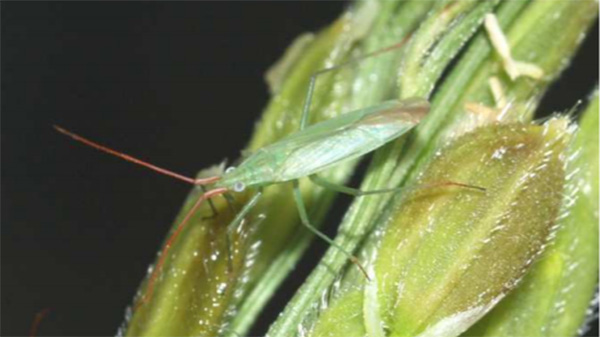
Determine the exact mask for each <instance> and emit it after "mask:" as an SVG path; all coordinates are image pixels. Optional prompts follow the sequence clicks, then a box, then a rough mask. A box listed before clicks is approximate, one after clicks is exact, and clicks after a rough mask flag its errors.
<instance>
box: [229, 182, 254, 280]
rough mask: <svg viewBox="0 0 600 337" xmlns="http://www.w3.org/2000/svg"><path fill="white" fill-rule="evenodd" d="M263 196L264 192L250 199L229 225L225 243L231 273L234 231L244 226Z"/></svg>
mask: <svg viewBox="0 0 600 337" xmlns="http://www.w3.org/2000/svg"><path fill="white" fill-rule="evenodd" d="M261 196H262V191H260V190H259V191H258V192H256V194H254V195H253V196H252V198H250V200H249V201H248V202H246V204H245V205H244V208H242V210H241V211H240V212H239V213H238V214H237V215H236V216H235V219H233V221H231V222H230V223H229V225H227V234H226V237H225V241H226V245H227V268H228V270H229V271H230V272H231V271H233V263H232V262H233V252H232V242H233V240H232V235H233V231H235V229H236V228H237V227H238V226H240V225H241V224H242V221H244V219H245V217H246V215H248V213H250V210H251V209H252V207H254V206H255V205H256V203H257V202H258V200H259V199H260V197H261Z"/></svg>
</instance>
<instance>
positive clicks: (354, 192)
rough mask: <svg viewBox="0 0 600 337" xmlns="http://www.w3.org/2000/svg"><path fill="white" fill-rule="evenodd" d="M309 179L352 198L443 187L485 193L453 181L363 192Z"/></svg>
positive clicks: (481, 188) (314, 177) (482, 189)
mask: <svg viewBox="0 0 600 337" xmlns="http://www.w3.org/2000/svg"><path fill="white" fill-rule="evenodd" d="M309 179H310V181H312V182H313V183H315V184H316V185H319V186H321V187H323V188H326V189H329V190H332V191H336V192H339V193H344V194H349V195H352V196H355V197H360V196H363V195H370V194H381V193H393V192H400V191H407V190H413V189H420V188H434V187H443V186H458V187H464V188H470V189H475V190H479V191H485V188H483V187H479V186H474V185H469V184H463V183H458V182H454V181H442V182H439V183H431V184H424V185H416V186H408V187H396V188H386V189H381V190H370V191H363V190H360V189H357V188H352V187H348V186H344V185H340V184H336V183H333V182H331V181H328V180H327V179H325V178H321V177H319V176H318V175H316V174H313V175H310V176H309Z"/></svg>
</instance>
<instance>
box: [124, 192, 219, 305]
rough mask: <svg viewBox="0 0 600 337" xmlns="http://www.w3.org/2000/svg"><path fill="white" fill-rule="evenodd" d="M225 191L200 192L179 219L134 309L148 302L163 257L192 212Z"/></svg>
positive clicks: (162, 262) (161, 265) (164, 257)
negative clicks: (188, 209) (194, 201)
mask: <svg viewBox="0 0 600 337" xmlns="http://www.w3.org/2000/svg"><path fill="white" fill-rule="evenodd" d="M227 191H228V189H227V188H224V187H221V188H215V189H213V190H210V191H208V192H206V193H204V194H202V195H201V196H200V197H199V198H198V200H196V203H194V206H192V208H191V209H190V211H189V212H188V213H187V214H186V215H185V217H184V218H183V220H181V222H180V223H179V224H178V225H177V227H176V229H175V231H174V232H173V234H171V236H170V237H169V238H168V239H167V241H166V242H165V245H164V246H163V249H162V250H161V252H160V257H159V259H158V262H157V263H156V266H155V267H154V270H153V271H152V275H150V279H149V280H148V286H147V287H146V289H147V290H146V293H145V294H144V295H143V296H142V298H141V299H140V300H139V301H138V303H136V305H135V309H137V308H139V307H140V305H142V304H144V303H146V302H148V301H149V300H150V299H151V298H152V294H153V292H154V284H155V282H156V278H157V277H158V275H159V273H160V272H161V271H162V267H163V265H164V263H165V259H166V258H167V255H168V252H169V250H170V249H171V246H172V245H173V243H174V242H175V240H177V238H178V237H179V234H181V232H182V231H183V229H184V228H185V226H186V225H187V224H188V222H189V220H190V219H191V218H192V215H194V213H196V211H197V210H198V208H200V205H202V202H204V201H205V200H207V199H209V198H212V197H214V196H217V195H221V194H223V193H225V192H227Z"/></svg>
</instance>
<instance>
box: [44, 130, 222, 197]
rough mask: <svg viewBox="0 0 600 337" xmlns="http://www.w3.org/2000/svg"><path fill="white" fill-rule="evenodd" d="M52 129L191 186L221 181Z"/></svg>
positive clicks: (68, 132) (215, 177)
mask: <svg viewBox="0 0 600 337" xmlns="http://www.w3.org/2000/svg"><path fill="white" fill-rule="evenodd" d="M52 127H54V129H55V130H56V131H58V132H60V133H62V134H63V135H66V136H69V137H71V138H73V139H74V140H76V141H78V142H80V143H83V144H85V145H87V146H90V147H93V148H95V149H96V150H100V151H102V152H105V153H108V154H110V155H113V156H116V157H119V158H121V159H125V160H127V161H128V162H132V163H134V164H137V165H140V166H143V167H146V168H149V169H151V170H152V171H155V172H158V173H160V174H164V175H166V176H169V177H172V178H175V179H178V180H181V181H185V182H186V183H189V184H192V185H207V184H212V183H214V182H216V181H218V180H219V179H221V177H219V176H214V177H208V178H198V179H194V178H190V177H186V176H184V175H182V174H179V173H176V172H173V171H171V170H167V169H164V168H162V167H158V166H156V165H153V164H150V163H148V162H145V161H143V160H141V159H137V158H135V157H133V156H130V155H128V154H125V153H122V152H119V151H116V150H113V149H111V148H109V147H106V146H104V145H100V144H98V143H96V142H94V141H91V140H89V139H87V138H84V137H82V136H80V135H78V134H76V133H74V132H71V131H69V130H67V129H65V128H63V127H60V126H58V125H53V126H52Z"/></svg>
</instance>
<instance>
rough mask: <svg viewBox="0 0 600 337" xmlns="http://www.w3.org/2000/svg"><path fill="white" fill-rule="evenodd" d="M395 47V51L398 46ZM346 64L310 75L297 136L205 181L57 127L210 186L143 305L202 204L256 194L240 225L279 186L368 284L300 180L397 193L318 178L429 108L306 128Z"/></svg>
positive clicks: (408, 105) (395, 103)
mask: <svg viewBox="0 0 600 337" xmlns="http://www.w3.org/2000/svg"><path fill="white" fill-rule="evenodd" d="M393 47H394V48H397V46H393ZM390 48H391V47H388V48H386V49H384V50H381V51H385V50H389V49H390ZM381 51H377V52H375V53H372V54H369V55H367V56H364V57H368V56H371V55H374V54H378V53H380V52H381ZM364 57H363V58H364ZM353 61H354V60H353ZM353 61H351V62H353ZM348 63H349V62H347V63H344V64H342V65H338V66H335V67H331V68H326V69H324V70H321V71H319V72H316V73H315V74H313V75H312V77H311V79H310V82H309V87H308V90H307V96H306V99H305V103H304V106H303V111H302V118H301V120H300V129H299V130H298V131H297V132H296V133H293V134H291V135H289V136H287V137H284V138H282V139H281V140H279V141H277V142H275V143H273V144H271V145H268V146H265V147H263V148H261V149H259V150H257V151H256V152H255V153H253V154H252V155H250V156H249V157H248V158H246V159H245V160H243V161H242V162H241V164H240V165H239V166H238V167H237V168H228V169H227V170H225V172H224V173H223V174H222V175H220V176H214V177H208V178H201V179H194V178H190V177H186V176H184V175H181V174H178V173H175V172H173V171H170V170H167V169H164V168H161V167H158V166H155V165H153V164H150V163H148V162H145V161H142V160H140V159H137V158H134V157H132V156H130V155H127V154H124V153H121V152H118V151H115V150H113V149H110V148H108V147H106V146H103V145H100V144H98V143H96V142H93V141H91V140H89V139H86V138H84V137H81V136H79V135H77V134H75V133H73V132H71V131H68V130H66V129H64V128H62V127H59V126H54V128H55V129H56V130H57V131H59V132H60V133H63V134H65V135H67V136H69V137H71V138H73V139H75V140H76V141H79V142H81V143H84V144H86V145H88V146H91V147H93V148H96V149H98V150H100V151H103V152H106V153H109V154H112V155H114V156H117V157H120V158H122V159H124V160H127V161H130V162H133V163H135V164H138V165H141V166H144V167H147V168H149V169H151V170H154V171H156V172H159V173H161V174H164V175H167V176H171V177H173V178H176V179H179V180H182V181H185V182H187V183H190V184H193V185H197V186H201V187H203V188H204V187H205V186H207V185H210V186H211V189H210V190H207V191H205V192H204V193H203V194H202V195H201V196H200V197H199V198H198V199H197V201H196V202H195V204H194V205H193V207H192V208H191V210H190V211H189V212H188V213H187V214H186V216H185V217H184V219H183V220H182V221H181V222H180V223H179V224H178V225H177V227H176V229H175V231H174V232H173V234H171V236H170V237H169V238H168V239H167V241H166V243H165V244H164V246H163V249H162V252H161V255H160V258H159V261H158V262H157V265H156V268H154V270H153V272H152V275H151V276H150V279H149V281H148V287H147V289H148V290H147V292H146V294H145V295H144V298H143V299H142V300H141V301H142V302H145V301H147V300H148V299H149V298H150V297H151V294H152V291H153V287H154V283H155V280H156V277H157V275H158V274H159V273H160V271H161V268H162V266H163V264H164V261H165V258H166V256H167V252H168V250H169V248H170V247H171V245H172V244H173V243H174V242H175V240H176V239H177V237H178V236H179V234H180V233H181V231H182V230H183V229H184V228H185V226H186V225H187V223H188V222H189V220H190V218H191V217H192V215H193V214H194V213H195V212H196V211H197V210H198V208H199V207H200V205H201V204H202V203H203V202H204V201H206V200H209V199H210V198H212V197H215V196H218V195H223V194H226V193H230V192H242V191H244V190H245V189H246V188H255V189H257V190H258V192H257V193H256V194H254V195H253V196H252V197H251V199H250V200H249V201H248V202H247V204H246V207H244V208H243V209H242V210H241V211H240V213H238V216H237V217H236V219H242V218H243V217H244V216H245V215H247V214H248V212H249V211H250V210H251V208H252V206H253V205H254V204H256V202H257V200H258V199H259V198H260V196H261V189H262V188H263V187H267V186H269V185H273V184H280V183H291V184H292V185H293V193H294V200H295V202H296V206H297V208H298V212H299V215H300V219H301V221H302V224H303V225H304V226H305V227H306V228H307V229H309V230H310V231H311V232H313V233H314V234H315V235H317V236H318V237H320V238H321V239H323V240H324V241H326V242H327V243H329V244H330V245H332V246H334V247H337V248H338V249H340V251H342V252H343V253H344V254H346V255H347V256H348V258H349V259H350V260H351V261H352V262H353V263H354V264H356V265H357V266H358V267H359V268H360V269H361V271H362V272H363V273H364V274H365V276H366V277H367V279H368V275H367V273H366V271H365V270H364V268H363V267H362V266H361V264H360V263H359V262H358V259H357V258H356V257H355V256H353V255H352V254H351V253H349V252H347V251H346V250H345V249H343V248H342V247H340V246H339V245H338V244H336V243H335V242H334V241H333V240H332V239H330V238H329V237H327V236H326V235H325V234H323V233H321V232H320V231H319V230H318V229H316V228H315V227H314V226H313V225H312V224H311V223H310V220H309V217H308V212H307V210H306V207H305V205H304V201H303V199H302V196H301V192H300V187H299V183H298V179H300V178H303V177H309V178H310V180H311V181H312V182H314V183H315V184H317V185H320V186H322V187H324V188H327V189H331V190H334V191H337V192H341V193H346V194H351V195H353V196H362V195H368V194H376V193H388V192H394V191H398V190H399V189H397V188H396V189H384V190H372V191H362V190H359V189H354V188H350V187H347V186H343V185H339V184H336V183H333V182H330V181H327V180H325V179H324V178H321V177H319V176H318V175H317V174H318V173H319V172H321V171H323V170H325V169H328V168H330V167H332V166H334V165H337V164H340V163H342V162H345V161H348V160H352V159H355V158H357V157H360V156H363V155H365V154H367V153H369V152H372V151H374V150H376V149H377V148H379V147H381V146H383V145H385V144H386V143H388V142H390V141H392V140H394V139H397V138H398V137H400V136H402V135H403V134H405V133H406V132H408V131H410V130H411V129H412V128H413V127H415V126H416V125H417V124H418V123H419V121H420V120H421V119H422V118H423V117H424V116H425V115H426V114H427V112H428V111H429V103H428V102H427V101H426V100H425V99H422V98H411V99H406V100H402V101H399V100H392V101H386V102H383V103H381V104H378V105H375V106H371V107H367V108H363V109H359V110H355V111H351V112H348V113H345V114H342V115H340V116H338V117H335V118H332V119H329V120H326V121H323V122H320V123H316V124H313V125H307V124H308V123H307V121H308V115H309V111H310V103H311V98H312V94H313V91H314V87H315V81H316V78H317V77H318V76H319V75H321V74H323V73H325V72H328V71H332V70H335V69H337V68H339V67H341V66H344V65H346V64H348ZM440 185H455V186H463V187H472V186H470V185H466V184H461V183H454V182H442V183H440ZM209 201H210V200H209ZM235 222H236V220H234V223H235Z"/></svg>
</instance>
